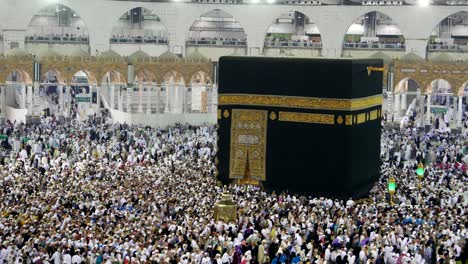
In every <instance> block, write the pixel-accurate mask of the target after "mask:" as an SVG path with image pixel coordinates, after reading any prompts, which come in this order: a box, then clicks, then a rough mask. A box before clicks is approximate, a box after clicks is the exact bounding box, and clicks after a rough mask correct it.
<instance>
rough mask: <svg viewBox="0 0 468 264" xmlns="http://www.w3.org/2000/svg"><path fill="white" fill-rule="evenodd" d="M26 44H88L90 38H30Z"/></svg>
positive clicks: (27, 38)
mask: <svg viewBox="0 0 468 264" xmlns="http://www.w3.org/2000/svg"><path fill="white" fill-rule="evenodd" d="M25 42H26V43H60V44H88V43H89V39H88V37H65V36H34V37H32V36H29V37H26V40H25Z"/></svg>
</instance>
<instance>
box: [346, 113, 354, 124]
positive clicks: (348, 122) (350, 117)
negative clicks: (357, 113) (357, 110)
mask: <svg viewBox="0 0 468 264" xmlns="http://www.w3.org/2000/svg"><path fill="white" fill-rule="evenodd" d="M352 124H353V116H352V115H346V125H347V126H350V125H352Z"/></svg>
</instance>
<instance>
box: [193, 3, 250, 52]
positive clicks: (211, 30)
mask: <svg viewBox="0 0 468 264" xmlns="http://www.w3.org/2000/svg"><path fill="white" fill-rule="evenodd" d="M186 45H188V46H235V47H246V46H247V35H246V34H245V31H244V29H243V28H242V26H241V24H240V23H239V21H237V19H236V18H234V17H233V16H232V15H230V14H228V13H226V12H224V11H222V10H220V9H214V10H212V11H209V12H207V13H205V14H203V15H202V16H200V18H199V19H197V20H196V21H195V22H193V24H192V26H191V27H190V30H189V33H188V39H187V42H186Z"/></svg>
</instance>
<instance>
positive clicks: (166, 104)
mask: <svg viewBox="0 0 468 264" xmlns="http://www.w3.org/2000/svg"><path fill="white" fill-rule="evenodd" d="M164 88H165V90H166V91H165V92H166V100H165V101H166V102H165V106H164V113H169V100H170V99H171V94H170V89H172V86H171V85H170V83H169V85H167V83H166V82H165V83H164Z"/></svg>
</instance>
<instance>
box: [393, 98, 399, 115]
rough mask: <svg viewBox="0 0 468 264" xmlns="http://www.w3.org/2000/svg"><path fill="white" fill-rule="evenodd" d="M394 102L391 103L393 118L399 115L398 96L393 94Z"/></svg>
mask: <svg viewBox="0 0 468 264" xmlns="http://www.w3.org/2000/svg"><path fill="white" fill-rule="evenodd" d="M393 99H394V102H393V112H394V115H395V116H398V115H399V113H400V94H399V93H395V94H394V98H393Z"/></svg>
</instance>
